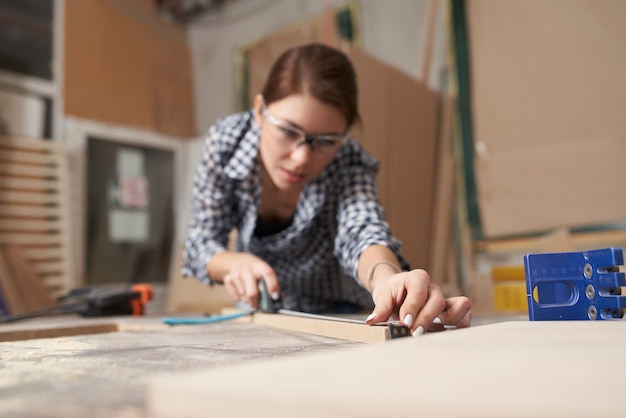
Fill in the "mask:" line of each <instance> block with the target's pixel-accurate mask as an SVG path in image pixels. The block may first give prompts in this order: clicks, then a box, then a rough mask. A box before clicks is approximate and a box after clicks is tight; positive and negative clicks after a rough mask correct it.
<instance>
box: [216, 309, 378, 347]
mask: <svg viewBox="0 0 626 418" xmlns="http://www.w3.org/2000/svg"><path fill="white" fill-rule="evenodd" d="M223 312H232V310H230V309H224V310H223ZM239 321H241V322H252V323H254V324H257V325H263V326H268V327H272V328H280V329H286V330H291V331H298V332H304V333H307V334H313V335H321V336H323V337H332V338H339V339H342V340H349V341H355V342H361V343H366V344H376V343H382V342H385V341H387V340H388V339H389V328H388V327H387V326H371V325H365V324H356V323H350V322H339V321H326V320H323V319H312V318H304V317H297V316H289V315H285V314H271V313H263V312H255V313H254V315H251V316H249V317H244V318H241V319H239Z"/></svg>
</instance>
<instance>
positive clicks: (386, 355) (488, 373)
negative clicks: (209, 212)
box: [0, 317, 626, 418]
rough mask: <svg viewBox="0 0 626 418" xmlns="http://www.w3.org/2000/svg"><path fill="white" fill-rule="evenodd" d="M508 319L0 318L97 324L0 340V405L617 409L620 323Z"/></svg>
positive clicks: (120, 413) (176, 412)
mask: <svg viewBox="0 0 626 418" xmlns="http://www.w3.org/2000/svg"><path fill="white" fill-rule="evenodd" d="M505 319H511V318H506V317H505V318H501V320H505ZM513 319H515V320H514V321H506V322H499V323H491V322H493V321H492V320H489V321H481V320H478V321H475V322H476V324H475V325H474V326H472V327H471V328H469V329H461V330H453V331H444V332H440V333H428V334H425V335H423V336H420V337H418V338H400V339H395V340H390V341H387V342H384V343H377V344H363V343H357V342H354V341H349V340H342V339H337V338H329V337H323V336H317V335H311V334H306V333H301V332H297V331H290V330H281V329H275V328H270V327H267V326H263V325H259V324H255V323H251V322H250V321H238V320H237V321H228V322H220V323H213V324H205V325H191V326H174V327H170V326H166V325H164V324H162V323H161V320H160V318H158V317H153V318H151V317H145V318H108V319H106V318H98V319H80V318H69V319H48V320H38V321H30V322H24V323H21V324H9V325H3V326H0V338H2V337H3V336H4V337H5V338H7V336H11V335H12V336H13V337H16V338H17V337H20V338H24V337H33V336H34V337H37V336H42V335H46V332H49V331H50V330H51V329H63V330H65V332H66V333H69V332H70V330H71V329H72V327H76V328H81V327H82V330H81V332H84V333H87V332H97V333H94V334H83V335H74V336H70V335H68V336H57V337H54V336H53V337H50V338H35V339H27V340H18V341H7V342H2V343H0V416H3V417H4V416H7V417H8V416H16V417H24V416H27V417H86V416H89V417H123V418H134V417H155V418H164V417H183V416H184V417H205V416H215V417H228V416H255V417H293V416H298V417H305V418H306V417H320V416H342V417H351V416H355V417H359V418H362V417H380V416H393V417H394V418H398V417H404V416H406V417H413V416H418V415H419V416H438V417H447V416H450V417H458V416H480V417H490V416H491V417H501V416H507V417H525V418H527V417H528V416H529V415H538V416H542V417H545V416H568V417H577V416H580V417H583V416H584V417H586V416H613V417H618V416H626V409H625V408H624V407H623V403H621V398H622V394H623V383H622V382H621V373H620V372H619V367H620V366H619V365H620V364H621V363H623V362H622V360H621V357H622V353H623V350H624V346H626V321H555V322H529V321H527V320H525V319H524V318H523V317H514V318H513ZM64 321H65V322H64ZM496 321H497V319H496ZM485 322H486V324H485ZM483 324H484V325H483ZM476 325H478V326H476ZM46 327H49V330H48V331H46ZM33 330H37V332H38V333H39V334H37V333H34V331H33ZM29 333H30V334H29ZM48 336H49V335H48Z"/></svg>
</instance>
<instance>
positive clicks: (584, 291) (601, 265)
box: [524, 248, 626, 321]
mask: <svg viewBox="0 0 626 418" xmlns="http://www.w3.org/2000/svg"><path fill="white" fill-rule="evenodd" d="M623 264H624V255H623V252H622V249H621V248H603V249H599V250H591V251H581V252H568V253H546V254H527V255H525V256H524V268H525V271H526V296H527V298H528V316H529V319H530V320H531V321H553V320H584V319H586V320H596V319H621V318H623V317H624V311H625V308H626V296H621V293H622V292H621V287H622V286H626V275H625V274H624V272H620V271H619V266H621V265H623Z"/></svg>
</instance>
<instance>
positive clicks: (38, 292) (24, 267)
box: [0, 245, 54, 312]
mask: <svg viewBox="0 0 626 418" xmlns="http://www.w3.org/2000/svg"><path fill="white" fill-rule="evenodd" d="M0 252H2V254H3V255H4V259H5V262H6V264H7V266H8V269H9V271H10V274H11V279H12V281H13V283H14V284H15V287H16V288H17V289H18V292H19V294H20V298H21V303H22V304H23V305H24V307H25V309H26V311H27V312H31V311H35V310H38V309H41V308H47V307H50V306H52V305H54V300H53V299H52V297H51V296H50V292H48V290H47V289H46V287H45V285H44V283H43V281H42V280H41V279H40V277H39V276H38V275H37V273H36V272H35V271H34V270H33V268H32V266H30V265H29V264H28V261H27V260H26V258H24V255H23V253H22V249H21V248H20V247H18V246H15V245H5V246H1V247H0Z"/></svg>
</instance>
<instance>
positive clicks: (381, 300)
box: [366, 269, 471, 336]
mask: <svg viewBox="0 0 626 418" xmlns="http://www.w3.org/2000/svg"><path fill="white" fill-rule="evenodd" d="M372 297H373V299H374V303H375V305H376V307H375V309H374V312H373V313H372V314H371V315H370V316H369V317H368V318H367V320H366V322H367V323H368V324H373V323H376V322H382V321H386V320H388V318H390V317H391V316H393V315H394V313H395V314H397V315H399V318H400V320H401V321H402V322H403V323H404V324H405V325H406V326H408V327H409V328H410V331H411V333H412V334H413V335H414V336H417V335H421V334H423V333H424V332H425V331H427V330H428V331H441V330H443V329H445V328H446V325H453V326H455V327H457V328H464V327H469V326H470V322H471V302H470V300H469V299H468V298H466V297H464V296H459V297H453V298H449V299H446V298H444V296H443V292H442V291H441V288H440V287H439V286H438V285H437V284H435V283H431V281H430V276H429V275H428V273H427V272H426V271H424V270H419V269H418V270H412V271H410V272H404V273H399V274H396V275H394V276H392V277H390V278H388V279H387V281H385V282H383V283H381V284H380V285H379V286H377V287H376V288H375V289H374V292H373V294H372Z"/></svg>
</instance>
